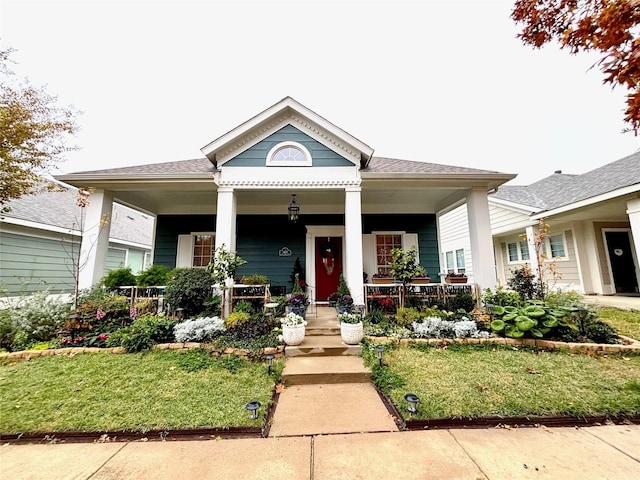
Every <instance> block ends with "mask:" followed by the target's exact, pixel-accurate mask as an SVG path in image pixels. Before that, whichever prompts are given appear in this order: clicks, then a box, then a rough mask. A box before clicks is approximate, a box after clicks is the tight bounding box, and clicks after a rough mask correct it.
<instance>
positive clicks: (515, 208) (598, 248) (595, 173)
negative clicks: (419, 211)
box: [439, 153, 640, 294]
mask: <svg viewBox="0 0 640 480" xmlns="http://www.w3.org/2000/svg"><path fill="white" fill-rule="evenodd" d="M489 211H490V218H491V233H492V235H493V247H494V255H495V264H496V275H497V278H498V280H499V282H500V283H501V284H506V282H507V281H508V279H509V278H510V277H511V272H512V271H513V270H515V269H517V268H519V267H520V266H522V265H524V264H528V265H530V266H532V267H534V268H535V266H536V265H537V256H536V252H535V249H534V247H533V243H532V242H533V239H534V234H535V232H536V231H537V230H538V225H539V222H540V221H541V220H543V221H544V222H545V224H547V225H548V226H549V227H548V228H549V231H548V233H547V237H546V239H545V241H544V245H543V249H544V252H545V254H546V255H547V257H548V258H549V260H546V261H547V262H552V261H553V262H554V263H555V266H556V268H557V272H558V274H559V276H558V277H559V278H558V279H557V280H556V281H555V282H553V281H552V278H553V276H552V275H550V274H547V275H546V279H547V280H551V283H552V285H551V286H555V287H556V288H563V289H573V290H577V291H580V292H582V293H586V294H615V293H620V294H629V293H638V292H639V283H638V282H639V280H640V269H639V264H638V259H639V258H640V153H634V154H632V155H629V156H628V157H625V158H622V159H620V160H617V161H615V162H612V163H609V164H607V165H604V166H602V167H599V168H597V169H595V170H592V171H590V172H587V173H584V174H581V175H567V174H563V173H562V172H560V171H557V172H555V173H554V174H553V175H551V176H549V177H546V178H543V179H542V180H540V181H538V182H535V183H533V184H531V185H528V186H511V185H505V186H502V187H500V189H499V190H498V191H497V192H495V193H493V194H491V195H490V196H489ZM466 215H467V211H466V205H464V204H463V205H460V206H458V207H457V208H454V209H451V210H444V211H442V212H440V214H439V226H440V233H441V251H442V264H443V266H444V268H445V271H447V270H448V271H460V270H461V269H462V270H463V271H467V272H473V262H472V260H471V258H470V257H469V255H468V252H469V248H470V247H469V241H468V232H469V227H468V222H467V220H466V218H467V217H466Z"/></svg>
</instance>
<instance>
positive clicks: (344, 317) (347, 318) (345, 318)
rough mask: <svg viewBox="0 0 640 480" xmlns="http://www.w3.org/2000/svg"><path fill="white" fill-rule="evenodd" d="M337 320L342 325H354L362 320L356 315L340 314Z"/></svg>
mask: <svg viewBox="0 0 640 480" xmlns="http://www.w3.org/2000/svg"><path fill="white" fill-rule="evenodd" d="M338 320H339V321H340V322H343V323H351V324H356V323H360V322H361V321H362V318H361V317H360V315H358V314H357V313H341V314H340V315H338Z"/></svg>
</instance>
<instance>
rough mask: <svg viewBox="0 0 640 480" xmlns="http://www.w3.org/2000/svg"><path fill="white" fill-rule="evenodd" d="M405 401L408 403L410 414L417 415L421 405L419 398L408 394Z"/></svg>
mask: <svg viewBox="0 0 640 480" xmlns="http://www.w3.org/2000/svg"><path fill="white" fill-rule="evenodd" d="M404 399H405V400H406V401H407V411H408V412H409V413H416V412H417V411H418V404H419V403H420V399H419V398H418V396H417V395H415V394H413V393H407V394H406V395H405V396H404Z"/></svg>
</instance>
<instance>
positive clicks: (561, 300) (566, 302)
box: [544, 290, 583, 308]
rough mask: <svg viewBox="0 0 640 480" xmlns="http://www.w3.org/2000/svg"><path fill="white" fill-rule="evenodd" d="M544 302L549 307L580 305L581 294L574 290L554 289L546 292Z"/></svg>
mask: <svg viewBox="0 0 640 480" xmlns="http://www.w3.org/2000/svg"><path fill="white" fill-rule="evenodd" d="M544 303H545V304H546V305H548V306H549V307H554V308H559V307H580V306H582V305H583V303H582V294H581V293H579V292H576V291H575V290H567V291H564V290H555V291H551V292H547V294H546V295H545V297H544Z"/></svg>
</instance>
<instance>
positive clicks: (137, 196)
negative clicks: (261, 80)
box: [57, 97, 515, 303]
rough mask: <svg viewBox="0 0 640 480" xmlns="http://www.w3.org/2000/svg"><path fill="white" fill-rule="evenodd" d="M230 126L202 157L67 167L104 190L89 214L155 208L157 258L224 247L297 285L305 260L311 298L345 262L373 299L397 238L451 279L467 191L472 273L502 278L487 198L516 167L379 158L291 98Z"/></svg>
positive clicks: (285, 284) (164, 260) (94, 244)
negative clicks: (455, 229) (454, 228)
mask: <svg viewBox="0 0 640 480" xmlns="http://www.w3.org/2000/svg"><path fill="white" fill-rule="evenodd" d="M221 114H223V113H221ZM231 127H232V129H231V130H230V131H229V132H227V133H225V134H223V135H221V136H219V137H218V138H216V139H215V140H213V141H210V142H209V143H207V144H206V145H205V146H204V147H202V148H201V151H202V153H203V155H204V156H203V157H202V158H196V159H191V160H179V161H174V162H165V163H146V164H142V165H136V166H129V167H122V168H113V169H106V170H97V171H86V172H77V173H71V174H66V175H60V176H58V177H57V178H58V179H59V180H62V181H64V182H67V183H70V184H71V185H74V186H76V187H82V188H89V187H91V188H93V189H94V194H93V196H92V203H91V205H89V207H88V210H87V218H88V219H89V223H91V222H96V221H98V220H99V219H100V217H101V216H102V215H103V214H104V213H105V212H108V211H110V209H111V208H112V204H113V202H121V203H123V204H126V205H130V206H132V207H135V208H137V209H139V210H140V211H142V212H146V213H148V214H149V215H153V216H154V217H156V223H155V231H154V239H153V259H152V262H153V263H154V264H162V265H165V266H167V267H169V268H172V267H204V266H206V265H207V264H208V263H209V262H210V261H211V259H212V256H213V255H214V252H215V249H216V248H217V247H221V246H224V247H225V248H227V249H229V250H232V251H235V252H237V253H238V254H239V255H240V256H241V257H242V258H244V259H245V260H247V264H246V265H245V266H243V267H242V268H241V269H240V271H238V272H237V274H238V276H242V275H245V274H251V273H260V274H264V275H266V276H268V278H269V280H270V283H271V285H273V286H280V287H282V288H285V289H287V290H289V289H290V288H291V283H290V278H291V275H292V272H293V267H294V264H295V262H296V259H300V263H301V265H302V266H303V269H304V280H305V281H306V283H307V285H308V292H309V294H310V297H311V298H312V299H313V300H314V301H318V302H320V301H325V300H326V299H327V296H328V295H329V294H331V293H333V292H334V291H335V290H336V286H337V283H338V279H339V275H340V274H341V273H342V274H343V275H344V277H345V279H346V281H347V283H348V285H349V287H350V289H351V292H352V294H353V296H354V297H355V300H356V302H358V303H363V296H364V294H363V292H364V285H365V283H366V282H367V281H371V279H372V277H373V275H374V274H378V273H385V272H387V271H388V270H389V261H390V250H391V249H392V248H396V247H398V248H403V249H405V250H406V249H409V248H411V247H416V248H417V250H418V253H419V262H420V263H421V264H422V265H423V266H424V267H425V268H426V270H427V271H428V273H429V274H430V275H431V278H432V281H440V277H439V276H438V273H439V272H441V271H442V268H441V265H440V247H439V244H440V236H439V232H438V226H437V222H436V213H437V212H439V211H441V210H443V209H445V208H447V207H448V206H450V205H453V204H456V202H459V201H464V202H465V203H466V204H467V205H468V221H469V224H470V225H471V226H472V228H470V231H469V252H468V255H469V256H470V257H471V258H473V261H474V265H475V268H474V274H473V278H471V281H472V282H474V283H476V284H478V285H479V286H480V287H481V288H486V287H493V286H494V285H495V283H496V276H495V268H494V264H493V250H492V249H493V245H492V239H491V230H490V225H489V207H488V201H487V198H488V193H489V192H491V191H493V190H495V189H496V188H497V187H499V186H500V185H502V184H503V183H505V182H507V181H509V180H511V179H512V178H514V177H515V175H513V174H505V173H499V172H494V171H489V170H483V169H481V168H464V167H456V166H450V165H444V164H441V163H439V162H437V160H439V159H430V158H424V159H419V160H400V159H394V158H385V157H377V156H375V155H374V150H373V148H372V147H370V146H369V145H367V144H365V143H364V142H362V141H361V140H359V139H358V138H356V137H354V136H353V135H351V134H349V133H347V132H346V131H344V130H342V129H341V128H340V127H338V126H336V125H334V124H333V123H331V122H330V121H328V120H326V119H325V118H323V117H322V116H320V115H318V114H317V113H315V112H314V111H312V110H311V109H309V108H307V107H306V106H304V105H302V104H300V103H299V102H297V101H296V100H294V99H292V98H290V97H286V98H284V99H282V100H281V101H279V102H277V103H276V104H274V105H272V106H270V107H269V108H267V109H266V110H263V111H262V112H260V113H258V114H257V115H256V116H254V117H253V118H251V119H249V120H247V121H246V122H244V123H242V124H241V125H238V126H235V127H233V126H231ZM426 141H428V140H427V139H425V142H426ZM291 209H293V210H296V209H299V212H298V214H297V215H291V214H290V210H291ZM106 228H109V226H107V227H106ZM82 248H83V250H85V251H87V257H88V258H91V260H92V263H91V265H92V266H91V268H87V269H86V270H85V271H84V272H82V275H81V284H82V286H83V287H86V286H90V285H92V284H94V283H95V282H96V281H98V280H99V278H100V276H101V273H102V271H103V270H104V264H105V262H106V259H107V257H108V248H107V243H106V242H105V241H104V240H101V239H100V238H98V237H96V236H95V235H92V234H91V232H86V234H85V235H84V236H83V242H82ZM90 249H91V251H89V250H90Z"/></svg>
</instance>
